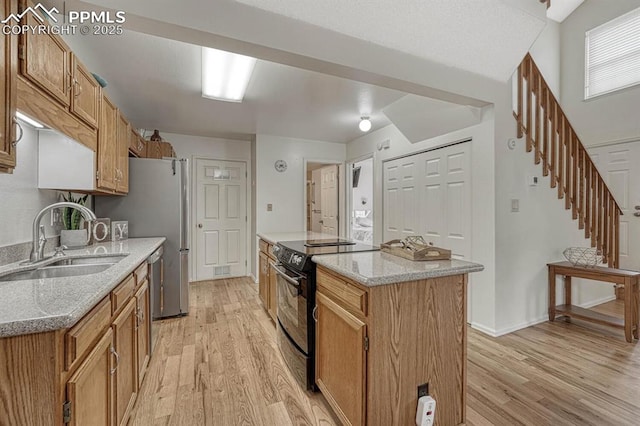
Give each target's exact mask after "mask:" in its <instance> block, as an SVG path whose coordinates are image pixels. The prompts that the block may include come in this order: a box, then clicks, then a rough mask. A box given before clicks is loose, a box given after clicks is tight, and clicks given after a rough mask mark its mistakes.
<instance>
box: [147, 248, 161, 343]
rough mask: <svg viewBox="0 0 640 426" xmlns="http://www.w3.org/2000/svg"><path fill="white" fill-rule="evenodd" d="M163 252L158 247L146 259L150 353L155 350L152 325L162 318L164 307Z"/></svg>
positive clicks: (154, 334) (156, 328)
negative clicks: (149, 309) (149, 310)
mask: <svg viewBox="0 0 640 426" xmlns="http://www.w3.org/2000/svg"><path fill="white" fill-rule="evenodd" d="M163 253H164V250H163V248H162V247H160V248H159V249H158V250H156V251H154V252H153V254H152V255H151V256H149V257H148V258H147V263H148V264H149V289H150V291H149V293H150V295H151V300H150V302H151V319H152V321H151V328H150V330H149V333H150V336H149V339H150V341H151V352H152V353H153V349H154V348H155V345H156V341H157V335H158V327H157V325H155V324H154V321H153V320H155V319H157V318H161V317H162V308H163V305H164V297H163V295H164V260H163V259H162V254H163Z"/></svg>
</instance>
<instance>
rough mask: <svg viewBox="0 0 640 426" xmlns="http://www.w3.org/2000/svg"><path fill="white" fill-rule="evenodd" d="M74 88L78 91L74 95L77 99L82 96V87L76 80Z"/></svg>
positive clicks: (74, 80)
mask: <svg viewBox="0 0 640 426" xmlns="http://www.w3.org/2000/svg"><path fill="white" fill-rule="evenodd" d="M73 87H74V88H76V90H74V92H75V93H74V94H73V96H75V97H76V98H77V97H78V96H80V95H81V94H82V86H81V85H80V82H79V81H78V80H76V79H75V78H74V79H73Z"/></svg>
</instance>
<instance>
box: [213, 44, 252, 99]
mask: <svg viewBox="0 0 640 426" xmlns="http://www.w3.org/2000/svg"><path fill="white" fill-rule="evenodd" d="M255 64H256V58H252V57H249V56H244V55H237V54H235V53H230V52H225V51H223V50H218V49H211V48H209V47H203V48H202V96H203V97H205V98H211V99H217V100H220V101H227V102H242V98H244V92H245V91H246V90H247V85H248V84H249V80H250V79H251V74H252V73H253V68H254V66H255Z"/></svg>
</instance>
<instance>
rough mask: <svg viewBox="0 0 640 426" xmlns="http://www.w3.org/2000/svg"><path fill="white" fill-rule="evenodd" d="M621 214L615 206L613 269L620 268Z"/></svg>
mask: <svg viewBox="0 0 640 426" xmlns="http://www.w3.org/2000/svg"><path fill="white" fill-rule="evenodd" d="M621 214H622V212H621V211H620V210H619V209H618V208H617V206H616V214H615V216H614V217H613V246H614V247H615V250H616V255H615V257H614V259H613V267H614V268H619V267H620V215H621Z"/></svg>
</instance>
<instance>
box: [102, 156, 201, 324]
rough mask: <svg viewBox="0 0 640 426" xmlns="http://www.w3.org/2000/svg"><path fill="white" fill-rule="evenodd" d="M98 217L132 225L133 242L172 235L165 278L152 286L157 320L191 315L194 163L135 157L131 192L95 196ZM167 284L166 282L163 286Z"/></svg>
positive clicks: (166, 249)
mask: <svg viewBox="0 0 640 426" xmlns="http://www.w3.org/2000/svg"><path fill="white" fill-rule="evenodd" d="M95 212H96V214H97V215H98V217H108V218H110V219H111V220H112V221H113V220H128V221H129V238H138V237H166V238H167V241H166V242H165V244H164V254H163V262H162V263H163V264H164V273H160V275H161V276H163V278H164V279H160V280H155V281H156V282H154V283H150V284H151V303H152V305H151V306H152V315H153V318H154V319H157V318H164V317H172V316H177V315H186V314H187V313H188V311H189V163H188V160H186V159H163V160H157V159H150V158H130V159H129V193H128V194H127V195H126V196H124V197H118V196H97V197H95ZM162 281H164V282H162Z"/></svg>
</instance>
